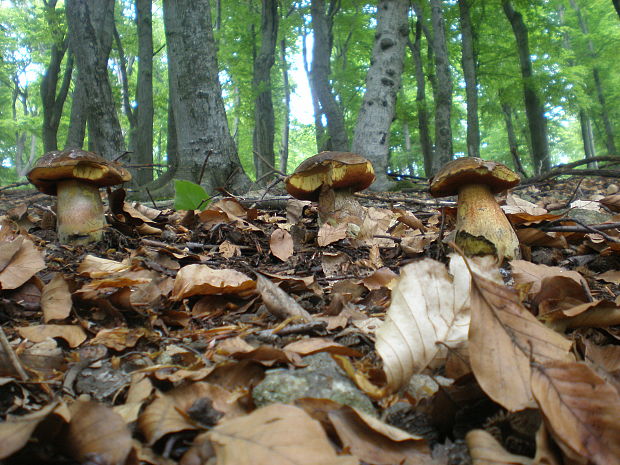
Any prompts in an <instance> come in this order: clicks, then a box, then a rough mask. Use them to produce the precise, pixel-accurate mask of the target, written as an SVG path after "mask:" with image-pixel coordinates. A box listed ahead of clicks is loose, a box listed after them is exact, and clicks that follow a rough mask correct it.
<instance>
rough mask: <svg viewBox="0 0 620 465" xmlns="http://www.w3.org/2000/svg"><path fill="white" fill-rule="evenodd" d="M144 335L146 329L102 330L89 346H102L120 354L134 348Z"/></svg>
mask: <svg viewBox="0 0 620 465" xmlns="http://www.w3.org/2000/svg"><path fill="white" fill-rule="evenodd" d="M145 334H147V331H146V328H131V329H130V328H110V329H102V330H100V331H99V332H98V333H97V335H96V336H95V337H94V338H93V339H92V340H91V341H90V344H103V345H104V346H106V347H107V348H109V349H114V350H118V351H119V352H120V351H122V350H124V349H126V348H128V347H133V346H135V345H136V344H137V343H138V340H139V339H140V338H141V337H142V336H144V335H145Z"/></svg>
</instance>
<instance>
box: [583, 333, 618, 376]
mask: <svg viewBox="0 0 620 465" xmlns="http://www.w3.org/2000/svg"><path fill="white" fill-rule="evenodd" d="M584 344H585V346H586V356H585V358H586V360H590V361H591V362H592V363H594V364H595V365H598V366H600V367H602V368H603V369H604V370H605V371H608V372H609V373H613V372H615V371H620V346H618V345H613V344H607V345H604V346H599V345H596V344H595V343H594V342H592V341H591V340H589V339H586V340H584Z"/></svg>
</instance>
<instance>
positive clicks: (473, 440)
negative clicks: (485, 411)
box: [465, 429, 534, 465]
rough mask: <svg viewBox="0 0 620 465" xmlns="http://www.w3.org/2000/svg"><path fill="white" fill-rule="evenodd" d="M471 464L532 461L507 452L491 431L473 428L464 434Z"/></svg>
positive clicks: (513, 464) (515, 464) (522, 464)
mask: <svg viewBox="0 0 620 465" xmlns="http://www.w3.org/2000/svg"><path fill="white" fill-rule="evenodd" d="M465 441H466V442H467V447H468V448H469V455H471V459H472V462H473V465H501V464H506V465H508V464H510V465H532V464H533V463H534V461H533V460H532V459H531V458H529V457H525V456H522V455H515V454H511V453H510V452H508V451H507V450H506V449H504V448H503V447H502V445H501V444H500V443H499V442H497V439H495V438H494V437H493V435H492V434H491V433H489V432H488V431H485V430H483V429H473V430H471V431H470V432H468V433H467V436H465Z"/></svg>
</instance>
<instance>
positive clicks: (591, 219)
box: [566, 208, 612, 224]
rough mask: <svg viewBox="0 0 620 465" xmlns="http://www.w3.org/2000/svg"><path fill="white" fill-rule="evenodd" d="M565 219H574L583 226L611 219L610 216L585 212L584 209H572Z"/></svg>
mask: <svg viewBox="0 0 620 465" xmlns="http://www.w3.org/2000/svg"><path fill="white" fill-rule="evenodd" d="M566 216H567V217H569V218H574V219H576V220H579V221H581V222H582V223H584V224H601V223H604V222H605V221H609V220H610V219H611V217H612V216H611V215H609V214H607V213H602V212H598V211H596V210H587V209H585V208H573V209H571V210H569V211H568V213H567V215H566Z"/></svg>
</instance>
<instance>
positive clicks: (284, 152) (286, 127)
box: [280, 39, 291, 173]
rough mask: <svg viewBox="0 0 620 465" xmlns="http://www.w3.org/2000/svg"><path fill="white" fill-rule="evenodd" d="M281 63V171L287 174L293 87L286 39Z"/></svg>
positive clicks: (281, 44) (283, 41)
mask: <svg viewBox="0 0 620 465" xmlns="http://www.w3.org/2000/svg"><path fill="white" fill-rule="evenodd" d="M280 62H281V65H282V92H284V121H283V122H282V143H281V145H280V171H281V172H282V173H286V171H287V165H288V146H289V133H290V129H291V86H290V84H289V79H288V61H287V59H286V39H282V40H281V41H280Z"/></svg>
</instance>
